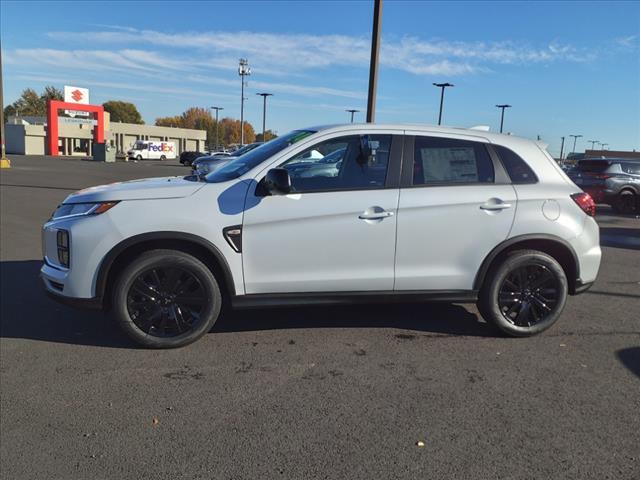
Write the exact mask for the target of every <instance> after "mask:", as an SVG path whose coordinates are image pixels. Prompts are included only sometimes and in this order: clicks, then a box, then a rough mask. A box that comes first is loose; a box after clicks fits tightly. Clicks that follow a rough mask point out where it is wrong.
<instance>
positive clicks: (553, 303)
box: [478, 250, 569, 337]
mask: <svg viewBox="0 0 640 480" xmlns="http://www.w3.org/2000/svg"><path fill="white" fill-rule="evenodd" d="M568 291H569V288H568V283H567V277H566V275H565V273H564V270H563V269H562V267H561V266H560V264H559V263H558V262H557V261H556V260H555V259H554V258H553V257H551V256H550V255H547V254H546V253H543V252H539V251H536V250H517V251H514V252H511V253H509V254H508V255H507V256H506V258H505V259H504V260H503V261H502V263H500V264H499V265H496V266H494V267H493V268H492V269H491V271H490V272H489V274H488V275H487V279H486V281H485V284H484V285H483V287H482V289H481V291H480V297H479V301H478V309H479V311H480V313H481V314H482V316H483V317H484V318H485V320H487V321H488V322H491V323H492V324H494V325H495V326H496V327H498V328H499V329H500V330H502V331H503V332H505V333H507V334H508V335H511V336H514V337H528V336H531V335H535V334H537V333H540V332H542V331H544V330H546V329H547V328H549V327H551V325H553V324H554V323H555V322H556V320H558V318H559V317H560V314H561V313H562V310H563V309H564V305H565V303H566V300H567V294H568Z"/></svg>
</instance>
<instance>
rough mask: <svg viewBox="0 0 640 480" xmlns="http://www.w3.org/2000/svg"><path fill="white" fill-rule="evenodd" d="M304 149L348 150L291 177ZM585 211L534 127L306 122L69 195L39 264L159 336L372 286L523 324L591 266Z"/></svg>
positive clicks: (185, 333)
mask: <svg viewBox="0 0 640 480" xmlns="http://www.w3.org/2000/svg"><path fill="white" fill-rule="evenodd" d="M341 150H342V152H340V151H341ZM313 151H317V152H324V153H325V155H323V156H322V157H321V158H318V159H317V161H316V162H315V163H321V162H322V161H323V160H324V159H325V158H326V156H329V155H331V154H332V153H334V152H340V153H338V154H336V156H341V160H339V162H337V163H339V164H340V165H339V168H338V172H337V174H336V175H331V176H327V175H326V174H325V172H324V171H320V173H319V174H318V175H313V176H309V177H301V176H293V175H291V173H290V172H289V168H290V167H291V166H295V165H299V164H300V160H301V159H306V158H308V154H309V152H313ZM296 168H297V167H296ZM594 215H595V204H594V203H593V200H592V199H591V197H590V196H589V194H587V193H585V192H582V191H580V189H579V188H578V187H576V185H575V184H574V183H573V182H572V181H571V180H569V178H567V176H566V175H565V174H564V172H562V170H561V169H560V167H559V166H558V165H557V163H556V162H555V160H553V158H551V156H550V155H549V154H548V153H547V152H546V151H545V150H544V149H543V148H542V147H541V146H540V145H539V144H537V143H536V142H533V141H531V140H527V139H523V138H518V137H515V136H510V135H500V134H494V133H489V132H485V131H477V130H470V129H456V128H445V127H436V126H419V125H402V124H387V125H385V124H362V125H354V124H347V125H338V126H327V127H315V128H309V129H301V130H296V131H293V132H291V133H289V134H287V135H282V136H280V137H278V138H276V139H273V140H271V141H269V142H267V143H265V144H264V145H261V146H259V147H257V148H255V149H254V150H252V151H250V152H248V153H245V154H244V155H241V156H240V157H236V158H235V159H234V160H231V161H228V163H226V164H225V165H224V166H223V167H221V168H219V169H217V170H215V171H214V172H212V173H210V174H208V175H206V176H204V177H196V176H193V175H189V176H185V177H169V178H153V179H148V180H135V181H130V182H119V183H115V184H112V185H104V186H100V187H93V188H88V189H85V190H82V191H79V192H76V193H73V194H71V195H69V196H68V197H67V198H66V199H65V200H64V202H63V203H62V204H61V205H59V206H58V208H57V209H56V210H55V212H54V213H53V215H52V217H51V219H50V220H49V221H48V222H47V223H46V224H45V225H44V227H43V231H42V236H43V238H42V245H43V254H44V264H43V266H42V269H41V271H40V272H41V277H42V279H43V281H44V285H45V288H46V290H47V292H49V293H50V294H51V295H52V296H54V297H55V298H57V299H58V300H60V301H63V302H67V303H77V304H79V305H85V306H89V305H93V306H97V307H102V308H110V309H111V311H112V312H113V315H114V317H115V319H116V320H117V322H118V323H119V325H120V326H121V327H122V329H123V330H124V331H125V332H126V333H127V334H128V335H129V336H130V337H131V338H132V339H134V340H135V341H136V342H139V343H140V344H142V345H146V346H148V347H154V348H168V347H177V346H181V345H186V344H188V343H191V342H193V341H195V340H196V339H198V338H200V337H201V336H202V335H204V334H205V333H206V332H209V331H210V330H211V328H212V326H213V325H214V324H215V322H216V320H217V319H218V317H219V315H220V314H221V312H223V311H225V310H226V309H225V308H223V306H232V307H238V308H239V307H262V308H265V307H267V306H269V305H271V306H276V305H291V304H298V305H318V304H328V303H339V304H344V303H362V302H366V301H369V302H371V301H373V302H380V301H382V302H392V301H401V302H406V301H409V300H417V301H422V302H424V301H446V302H456V303H458V302H460V303H468V302H477V304H478V309H479V311H480V313H481V314H482V316H483V317H484V319H485V320H487V321H488V322H490V323H492V324H493V325H495V326H496V327H497V328H499V329H500V330H502V331H503V332H505V333H507V334H509V335H512V336H516V337H524V336H530V335H535V334H538V333H540V332H542V331H544V330H546V329H547V328H549V327H550V326H551V325H553V324H554V323H555V322H556V321H557V320H558V318H559V317H560V315H561V313H562V310H563V308H564V306H565V303H566V301H567V296H568V295H574V294H578V293H581V292H583V291H585V290H586V289H588V288H589V287H590V286H591V285H592V284H593V282H594V281H595V280H596V276H597V274H598V269H599V266H600V257H601V250H600V238H599V229H598V225H597V223H596V222H595V219H594V218H593V216H594ZM417 311H419V310H417ZM421 321H424V322H429V321H430V319H429V318H427V317H425V318H422V319H421ZM534 347H535V345H534V344H532V348H534Z"/></svg>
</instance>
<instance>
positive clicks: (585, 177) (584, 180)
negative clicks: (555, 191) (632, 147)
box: [568, 158, 640, 213]
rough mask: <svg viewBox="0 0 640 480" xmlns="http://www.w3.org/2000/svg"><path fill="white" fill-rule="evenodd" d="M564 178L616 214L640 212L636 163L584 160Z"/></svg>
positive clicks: (639, 175) (639, 162)
mask: <svg viewBox="0 0 640 480" xmlns="http://www.w3.org/2000/svg"><path fill="white" fill-rule="evenodd" d="M568 174H569V177H571V180H573V182H574V183H575V184H576V185H578V186H579V187H580V188H582V190H584V191H585V192H587V193H588V194H589V195H591V197H592V198H593V199H594V200H595V202H596V203H605V204H608V205H611V207H612V208H613V209H614V210H615V211H616V212H618V213H633V212H640V160H636V159H626V158H598V159H596V158H586V159H584V160H580V161H579V162H578V163H577V165H576V167H575V168H574V169H572V170H571V171H569V172H568Z"/></svg>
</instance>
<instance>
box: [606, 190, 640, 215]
mask: <svg viewBox="0 0 640 480" xmlns="http://www.w3.org/2000/svg"><path fill="white" fill-rule="evenodd" d="M636 197H637V195H636V194H635V193H633V192H632V191H631V190H623V191H621V192H620V193H619V194H618V195H617V196H616V198H615V201H614V203H613V205H612V207H613V210H614V211H615V212H616V213H634V212H635V211H637V210H638V199H637V198H636Z"/></svg>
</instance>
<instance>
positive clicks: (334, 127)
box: [300, 123, 536, 144]
mask: <svg viewBox="0 0 640 480" xmlns="http://www.w3.org/2000/svg"><path fill="white" fill-rule="evenodd" d="M300 130H315V131H318V132H320V131H322V132H333V131H335V132H339V131H342V130H351V131H353V130H411V131H417V132H424V133H431V134H434V133H435V134H446V135H467V136H474V137H479V138H484V139H487V140H489V141H491V142H495V143H498V144H509V143H519V142H534V143H536V141H535V140H531V139H528V138H524V137H519V136H516V135H508V134H503V133H494V132H489V131H486V130H482V129H480V128H464V127H451V126H441V125H430V124H425V123H342V124H329V125H317V126H314V127H309V128H301V129H300Z"/></svg>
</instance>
